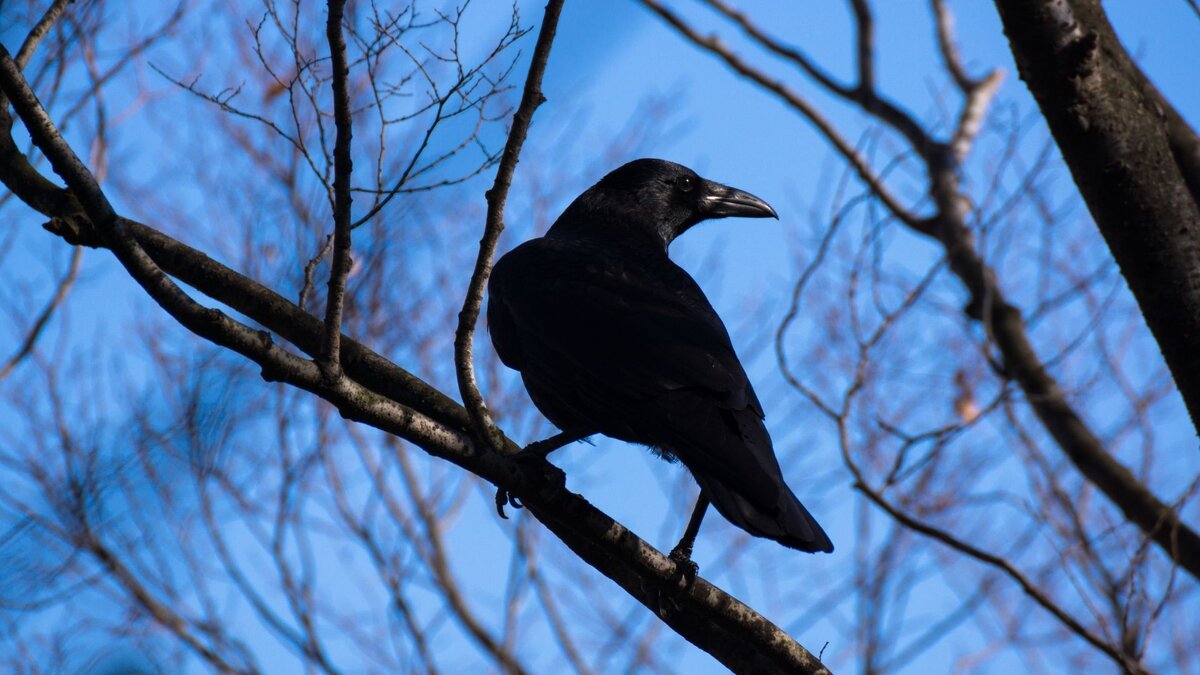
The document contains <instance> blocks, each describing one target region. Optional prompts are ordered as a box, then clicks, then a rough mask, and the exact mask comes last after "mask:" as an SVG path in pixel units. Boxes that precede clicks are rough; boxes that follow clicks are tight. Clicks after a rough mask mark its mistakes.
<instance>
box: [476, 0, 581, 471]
mask: <svg viewBox="0 0 1200 675" xmlns="http://www.w3.org/2000/svg"><path fill="white" fill-rule="evenodd" d="M562 7H563V0H550V2H549V3H547V4H546V11H545V14H544V15H543V17H542V27H541V29H540V30H539V31H538V39H537V44H536V45H535V46H534V48H533V58H532V59H530V62H529V74H528V75H526V76H525V88H524V91H522V92H521V103H520V105H518V106H517V112H516V114H514V115H513V124H512V129H510V130H509V132H508V141H507V142H506V143H505V144H504V153H503V154H502V155H501V156H500V166H499V167H498V168H497V169H496V180H495V181H494V182H493V183H492V189H490V190H488V191H487V204H488V208H487V221H486V225H485V227H484V231H483V238H482V239H480V241H479V257H478V258H477V259H476V261H475V269H474V271H473V272H472V273H471V282H470V284H469V285H468V286H467V296H466V298H464V299H463V308H462V311H461V312H459V314H458V328H457V329H456V330H455V332H454V367H455V371H456V373H457V375H458V391H459V394H460V395H461V396H462V400H463V404H464V405H465V406H466V408H467V412H468V413H470V415H471V421H472V423H473V425H474V427H475V432H476V433H477V434H478V436H479V437H480V438H482V439H485V442H487V443H488V445H490V446H491V447H492V448H493V449H495V450H499V449H500V448H502V447H503V446H502V445H501V444H499V443H498V442H496V437H497V431H496V427H495V424H494V423H493V422H492V420H491V416H490V415H489V414H488V411H487V406H486V404H485V403H484V401H483V396H482V395H481V394H480V393H479V385H478V384H477V383H476V380H475V365H474V360H475V354H474V348H473V341H474V336H475V324H476V322H477V321H478V320H479V310H480V308H481V307H482V305H483V289H484V285H485V284H486V283H487V278H488V275H489V274H491V271H492V255H493V254H494V253H495V252H496V243H497V242H498V241H499V240H500V233H501V232H503V231H504V205H505V203H506V202H507V200H508V190H509V187H510V186H511V185H512V178H513V172H515V171H516V169H517V162H518V161H519V160H520V155H521V148H522V146H524V144H525V137H526V136H527V135H528V133H529V125H530V124H531V123H532V122H533V113H534V111H536V110H537V108H538V106H540V105H541V104H542V103H543V102H544V101H545V100H546V99H545V97H544V96H542V75H543V74H545V72H546V64H547V63H548V61H549V59H550V48H551V46H553V44H554V34H555V31H556V30H557V28H558V17H559V14H561V13H562Z"/></svg>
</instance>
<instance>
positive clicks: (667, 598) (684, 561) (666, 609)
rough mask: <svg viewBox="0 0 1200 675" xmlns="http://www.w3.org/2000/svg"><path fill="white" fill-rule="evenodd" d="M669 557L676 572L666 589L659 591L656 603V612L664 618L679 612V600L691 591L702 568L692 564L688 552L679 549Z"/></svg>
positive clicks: (672, 574)
mask: <svg viewBox="0 0 1200 675" xmlns="http://www.w3.org/2000/svg"><path fill="white" fill-rule="evenodd" d="M667 557H668V558H670V560H671V562H673V563H675V571H674V572H672V573H671V577H670V579H668V580H667V585H666V587H665V588H659V589H658V599H657V601H656V603H655V604H656V605H657V607H655V611H656V612H657V613H658V615H659V616H660V617H663V618H666V617H667V615H668V614H670V613H672V612H677V611H679V601H678V599H679V598H680V597H681V596H683V595H684V594H685V593H687V592H688V591H689V590H691V588H692V585H693V584H695V583H696V575H697V574H698V573H699V572H700V566H699V565H697V564H696V563H694V562H692V559H691V557H690V556H689V555H688V553H687V552H686V551H683V550H681V549H678V548H677V549H675V550H673V551H671V554H670V555H669V556H667Z"/></svg>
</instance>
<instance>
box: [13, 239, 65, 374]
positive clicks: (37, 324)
mask: <svg viewBox="0 0 1200 675" xmlns="http://www.w3.org/2000/svg"><path fill="white" fill-rule="evenodd" d="M82 261H83V247H82V246H76V247H75V250H74V252H72V253H71V266H70V268H68V269H67V273H66V274H65V275H64V276H63V278H62V280H61V281H59V282H58V288H57V289H56V290H55V291H54V295H53V296H52V297H51V298H50V300H49V301H48V302H47V303H46V307H45V308H43V309H42V313H41V314H39V315H38V318H37V321H34V322H33V327H32V328H30V329H29V333H27V334H26V335H25V340H24V341H23V342H22V343H21V347H20V348H19V349H17V351H16V353H14V354H13V355H12V356H11V357H9V359H8V360H7V361H5V362H4V366H3V367H0V380H3V379H4V378H5V377H8V374H9V373H11V372H12V370H13V368H16V367H17V364H19V363H20V362H21V361H22V360H24V359H25V357H27V356H29V354H30V353H31V352H32V351H33V347H34V345H36V344H37V341H38V338H39V337H40V336H41V334H42V330H43V329H44V328H45V327H46V324H47V323H49V322H50V317H52V316H54V311H55V310H56V309H58V306H59V305H60V304H62V301H63V299H64V298H66V297H67V293H69V292H70V290H71V286H72V285H73V284H74V283H75V278H76V276H78V275H79V266H80V263H81V262H82Z"/></svg>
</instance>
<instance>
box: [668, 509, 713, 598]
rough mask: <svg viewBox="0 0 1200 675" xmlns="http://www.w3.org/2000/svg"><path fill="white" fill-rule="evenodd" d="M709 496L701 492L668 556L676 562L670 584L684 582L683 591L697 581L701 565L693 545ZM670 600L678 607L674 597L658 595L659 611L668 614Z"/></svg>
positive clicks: (673, 585) (677, 584) (675, 584)
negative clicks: (693, 559)
mask: <svg viewBox="0 0 1200 675" xmlns="http://www.w3.org/2000/svg"><path fill="white" fill-rule="evenodd" d="M708 504H709V501H708V496H707V495H705V494H704V492H701V493H700V497H699V498H698V499H697V500H696V507H695V508H694V509H692V517H691V518H689V519H688V524H687V528H686V529H685V530H684V531H683V536H682V537H680V538H679V543H678V544H675V548H673V549H671V553H670V555H668V556H667V557H668V558H670V559H671V561H672V562H674V563H675V571H674V572H673V573H672V574H671V580H670V585H671V586H672V587H677V586H679V582H680V581H682V582H683V587H682V589H681V591H687V590H688V589H689V588H691V587H692V584H694V583H696V573H698V572H699V571H700V566H699V565H697V564H696V563H694V562H692V546H693V545H695V543H696V535H697V534H699V533H700V523H701V521H703V520H704V514H705V513H707V512H708ZM667 602H670V603H671V604H672V605H675V608H676V609H678V607H679V606H678V604H677V603H675V601H674V599H673V598H665V597H664V596H663V595H662V593H659V596H658V613H659V614H661V615H664V616H665V615H666V612H667V611H668V610H667V607H666V603H667Z"/></svg>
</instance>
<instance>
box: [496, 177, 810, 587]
mask: <svg viewBox="0 0 1200 675" xmlns="http://www.w3.org/2000/svg"><path fill="white" fill-rule="evenodd" d="M727 216H747V217H751V218H763V217H767V216H771V217H775V218H778V216H777V215H776V213H775V210H774V209H772V208H771V207H770V206H769V205H768V204H767V203H766V202H764V201H763V200H761V199H759V198H758V197H755V196H754V195H751V194H749V193H747V192H743V191H741V190H737V189H734V188H731V187H727V186H725V185H721V184H720V183H714V182H713V181H709V180H705V179H703V178H701V177H700V176H698V175H696V173H695V172H694V171H692V170H691V169H688V168H687V167H684V166H680V165H679V164H675V163H672V162H667V161H664V160H660V159H639V160H635V161H632V162H630V163H628V164H626V165H624V166H622V167H620V168H619V169H617V170H615V171H613V172H612V173H610V174H608V175H607V176H605V177H604V178H603V179H602V180H601V181H600V182H599V183H596V184H595V185H593V186H592V187H590V188H588V190H587V191H586V192H584V193H583V194H581V195H580V196H579V197H577V198H576V199H575V201H574V202H572V203H571V205H570V206H568V207H567V210H566V211H564V212H563V214H562V215H561V216H559V218H558V220H557V221H555V222H554V225H553V226H551V227H550V230H549V232H547V233H546V236H544V237H541V238H538V239H533V240H531V241H527V242H525V243H524V244H521V245H520V246H518V247H517V248H515V249H513V250H512V251H510V252H509V253H508V254H506V255H505V256H503V257H502V258H500V260H498V261H497V262H496V266H495V268H494V269H493V270H492V276H491V280H490V282H489V285H488V290H489V300H488V309H487V316H488V328H489V330H490V332H491V336H492V344H494V345H495V347H496V352H497V353H498V354H499V355H500V360H501V361H503V362H504V364H505V365H507V366H508V367H510V368H513V369H515V370H517V371H520V373H521V378H522V379H523V380H524V382H525V387H526V389H528V390H529V396H530V398H532V399H533V402H534V404H535V405H537V407H538V409H539V410H541V411H542V413H543V414H544V415H545V416H546V417H547V418H548V419H549V420H550V421H551V422H553V423H554V424H555V426H557V427H558V428H559V429H561V430H562V433H560V434H558V435H556V436H553V437H551V438H549V439H546V440H544V441H540V442H538V443H534V444H531V445H530V446H529V447H528V448H526V451H525V452H526V453H528V454H526V456H527V457H528V456H530V455H532V454H535V453H536V454H538V455H542V456H544V455H545V454H547V453H549V452H550V451H552V450H555V449H557V448H559V447H562V446H563V445H565V444H567V443H570V442H572V441H576V440H580V439H582V438H586V437H587V436H590V435H592V434H597V433H599V434H604V435H605V436H611V437H613V438H617V439H620V440H623V441H629V442H632V443H640V444H642V445H646V446H649V447H650V448H651V449H652V450H653V451H655V452H656V453H657V454H658V455H660V456H661V457H663V458H664V459H667V460H669V461H670V460H676V459H678V460H679V461H680V462H683V464H684V466H686V467H687V468H688V469H689V470H690V471H691V472H692V475H693V476H694V477H695V478H696V482H697V483H699V484H700V499H699V502H698V503H697V505H696V510H695V511H694V512H693V514H692V517H691V520H690V522H689V523H688V527H687V530H686V532H685V533H684V536H683V539H681V540H680V542H679V544H678V545H677V546H676V547H675V549H674V550H672V552H671V557H672V559H674V560H676V561H677V562H679V563H681V567H682V566H684V565H687V566H690V567H691V570H692V574H694V571H695V566H694V564H692V563H691V561H690V556H691V550H692V543H693V542H694V540H695V536H696V532H697V530H698V529H699V527H700V521H701V519H702V518H703V517H704V512H705V510H706V509H707V507H708V504H709V502H711V503H712V504H713V505H714V506H716V507H717V510H718V511H720V512H721V515H723V516H725V517H726V518H727V519H729V521H730V522H732V523H733V524H735V525H737V526H738V527H740V528H742V529H743V530H746V531H747V532H749V533H750V534H753V535H755V536H759V537H766V538H768V539H774V540H775V541H777V542H779V543H781V544H783V545H784V546H788V547H790V548H794V549H799V550H801V551H810V552H816V551H832V550H833V544H832V543H831V542H830V541H829V537H828V536H826V535H825V532H824V531H823V530H822V529H821V526H820V525H818V524H817V521H816V520H814V519H813V517H812V516H811V515H809V513H808V511H807V510H806V509H805V508H804V506H803V505H802V504H801V503H800V501H799V500H798V499H796V496H795V495H794V494H792V491H791V490H790V489H789V488H788V486H787V484H786V483H784V481H783V475H782V473H781V472H780V470H779V461H778V460H777V459H776V458H775V451H774V450H773V449H772V447H771V438H770V436H769V435H768V434H767V429H766V427H765V426H764V425H763V407H762V404H761V403H759V400H758V397H757V396H756V395H755V394H754V387H753V386H751V384H750V380H749V379H747V377H746V371H745V370H744V369H743V368H742V364H741V362H740V361H738V357H737V354H736V353H735V352H734V350H733V345H732V344H731V343H730V341H729V333H728V331H726V329H725V325H724V324H723V323H722V322H721V319H720V317H718V316H717V313H716V311H714V310H713V308H712V305H711V304H709V302H708V298H706V297H705V296H704V292H703V291H701V290H700V287H699V286H698V285H697V284H696V282H695V281H694V280H693V279H692V277H691V276H690V275H688V273H687V272H685V271H684V270H683V268H681V267H679V266H678V265H676V264H675V263H673V262H671V259H670V258H669V257H668V255H667V248H668V246H670V244H671V242H672V241H673V240H674V239H675V238H676V237H678V236H679V235H681V234H683V233H684V232H686V231H687V230H688V229H689V228H691V227H692V226H693V225H695V224H696V223H699V222H701V221H703V220H707V219H710V218H724V217H727ZM503 501H504V496H503V493H502V494H500V495H497V503H498V505H501V506H502V505H503Z"/></svg>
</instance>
